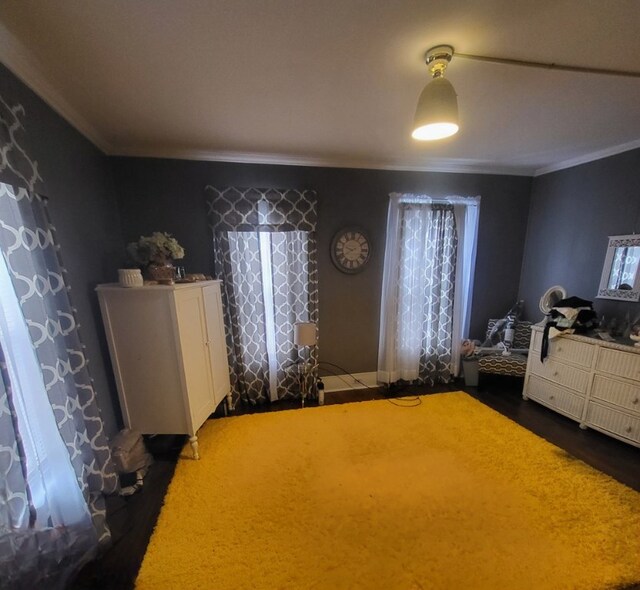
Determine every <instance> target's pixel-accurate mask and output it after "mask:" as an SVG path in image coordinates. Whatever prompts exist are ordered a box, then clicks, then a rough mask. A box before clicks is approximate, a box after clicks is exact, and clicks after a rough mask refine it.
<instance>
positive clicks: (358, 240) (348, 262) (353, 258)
mask: <svg viewBox="0 0 640 590" xmlns="http://www.w3.org/2000/svg"><path fill="white" fill-rule="evenodd" d="M370 255H371V246H370V245H369V238H368V237H367V234H366V233H365V232H364V230H362V229H360V228H357V227H346V228H344V229H341V230H340V231H339V232H338V233H336V235H335V236H333V240H332V242H331V259H332V260H333V264H335V265H336V268H337V269H338V270H341V271H342V272H346V273H356V272H360V271H361V270H362V269H363V268H364V266H365V265H366V264H367V262H369V256H370Z"/></svg>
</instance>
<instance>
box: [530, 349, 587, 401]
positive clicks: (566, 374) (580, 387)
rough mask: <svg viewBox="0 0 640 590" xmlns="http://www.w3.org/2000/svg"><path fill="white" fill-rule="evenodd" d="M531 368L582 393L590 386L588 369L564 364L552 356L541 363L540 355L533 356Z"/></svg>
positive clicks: (541, 375) (537, 373)
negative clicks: (584, 369)
mask: <svg viewBox="0 0 640 590" xmlns="http://www.w3.org/2000/svg"><path fill="white" fill-rule="evenodd" d="M529 370H530V371H531V372H532V373H534V374H536V375H539V376H540V377H544V378H545V379H548V380H549V381H553V382H554V383H558V384H559V385H563V386H564V387H569V388H570V389H573V390H574V391H576V392H578V393H581V394H584V393H586V391H587V387H588V386H589V373H588V372H587V371H583V370H582V369H578V368H576V367H571V366H569V365H564V364H562V363H559V362H557V361H555V360H554V359H552V358H547V359H545V361H544V362H542V363H541V362H540V357H539V356H533V357H532V358H531V359H530V361H529Z"/></svg>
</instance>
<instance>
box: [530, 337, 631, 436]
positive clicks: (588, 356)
mask: <svg viewBox="0 0 640 590" xmlns="http://www.w3.org/2000/svg"><path fill="white" fill-rule="evenodd" d="M542 335H543V329H542V328H541V327H539V326H534V327H533V329H532V331H531V347H530V352H529V360H528V363H527V373H526V376H525V381H524V390H523V394H522V395H523V397H524V399H532V400H535V401H537V402H539V403H541V404H543V405H545V406H547V407H548V408H550V409H552V410H555V411H556V412H559V413H561V414H564V415H565V416H568V417H569V418H572V419H573V420H576V421H577V422H579V423H580V427H581V428H587V427H589V428H593V429H595V430H599V431H600V432H603V433H605V434H608V435H609V436H613V437H615V438H617V439H619V440H621V441H624V442H627V443H630V444H632V445H635V446H640V348H637V347H633V346H627V345H624V344H619V343H617V342H605V341H604V340H600V339H597V338H589V337H587V336H578V335H574V334H570V335H566V336H565V335H562V336H560V337H558V338H554V339H552V340H550V341H549V350H548V356H547V358H545V360H544V361H540V350H541V346H542Z"/></svg>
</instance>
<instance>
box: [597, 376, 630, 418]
mask: <svg viewBox="0 0 640 590" xmlns="http://www.w3.org/2000/svg"><path fill="white" fill-rule="evenodd" d="M591 399H596V400H601V401H604V402H607V403H609V404H612V405H615V406H620V407H621V408H625V409H627V410H635V411H636V412H640V383H638V384H636V385H634V384H631V383H625V382H624V381H617V380H616V379H610V378H609V377H605V376H604V375H595V376H594V378H593V385H592V386H591Z"/></svg>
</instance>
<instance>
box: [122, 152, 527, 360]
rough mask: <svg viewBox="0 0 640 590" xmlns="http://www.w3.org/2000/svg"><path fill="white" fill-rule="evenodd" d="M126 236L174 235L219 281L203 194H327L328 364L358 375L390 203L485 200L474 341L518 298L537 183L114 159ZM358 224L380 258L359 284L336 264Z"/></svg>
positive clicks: (370, 333)
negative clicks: (393, 195) (400, 199)
mask: <svg viewBox="0 0 640 590" xmlns="http://www.w3.org/2000/svg"><path fill="white" fill-rule="evenodd" d="M113 169H114V175H115V179H116V186H117V194H118V199H119V205H120V213H121V218H122V222H123V231H124V234H125V237H126V239H127V240H133V239H136V238H137V237H138V236H139V235H141V234H147V233H149V232H152V231H158V230H159V231H168V232H170V233H172V234H174V235H175V237H176V238H177V239H178V241H179V242H180V243H181V244H182V245H184V247H185V249H186V252H187V256H186V258H185V260H184V265H185V267H186V269H187V272H207V273H209V272H211V269H212V250H211V239H210V236H209V230H208V226H207V220H206V210H205V205H204V187H205V186H206V185H207V184H214V185H217V186H245V187H246V186H260V187H286V188H310V189H315V190H316V191H318V195H319V223H318V228H319V231H318V234H319V235H318V241H319V261H318V262H319V281H320V326H319V327H320V346H321V355H320V356H321V359H322V360H325V361H329V362H333V363H336V364H338V365H340V366H342V367H344V369H346V370H348V371H350V372H366V371H375V370H376V366H377V349H378V325H379V313H380V312H379V310H380V288H381V282H382V265H383V257H384V239H385V231H386V215H387V206H388V194H389V193H390V192H394V191H397V192H420V193H427V194H430V195H432V196H443V195H452V194H456V195H481V197H482V204H481V208H480V211H481V213H480V230H479V239H478V256H477V267H476V272H475V291H474V297H473V307H472V324H471V325H472V327H471V334H472V335H473V336H477V337H480V336H482V334H484V331H485V329H486V321H487V319H488V318H489V317H496V316H497V317H501V316H502V315H504V313H505V312H506V311H507V310H508V308H509V307H510V306H511V305H512V304H513V302H514V301H515V300H516V298H517V294H518V284H519V278H520V267H521V261H522V253H523V248H524V237H525V230H526V222H527V213H528V210H529V194H530V189H531V179H530V178H524V177H516V176H494V175H474V174H444V173H417V172H392V171H380V170H360V169H340V168H310V167H294V166H267V165H252V164H228V163H217V162H192V161H182V160H162V159H142V158H141V159H135V158H114V159H113ZM346 225H359V226H362V227H363V228H364V229H365V230H367V231H368V232H369V234H370V236H371V239H372V246H373V251H372V259H371V261H370V263H369V265H368V266H367V267H366V268H365V270H364V271H363V272H362V273H360V274H357V275H346V274H343V273H341V272H339V271H338V270H336V269H335V267H334V266H333V265H332V263H331V259H330V255H329V246H330V243H331V238H332V237H333V235H334V233H335V232H336V231H337V230H338V229H340V228H341V227H343V226H346Z"/></svg>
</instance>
